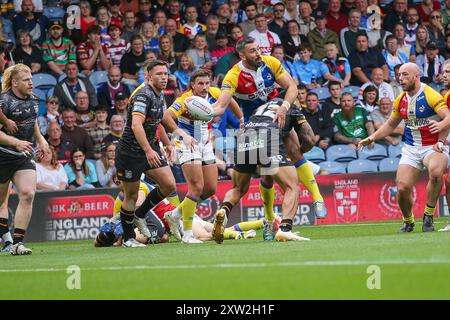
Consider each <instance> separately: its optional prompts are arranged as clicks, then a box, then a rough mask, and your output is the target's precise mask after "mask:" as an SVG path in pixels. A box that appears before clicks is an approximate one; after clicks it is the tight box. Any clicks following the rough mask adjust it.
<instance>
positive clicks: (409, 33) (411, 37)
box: [405, 8, 419, 46]
mask: <svg viewBox="0 0 450 320" xmlns="http://www.w3.org/2000/svg"><path fill="white" fill-rule="evenodd" d="M406 20H407V23H406V25H405V29H406V30H405V32H406V37H405V43H406V44H409V45H411V46H412V45H413V44H414V43H415V42H416V32H417V27H418V26H419V13H418V12H417V10H416V8H408V12H407V15H406Z"/></svg>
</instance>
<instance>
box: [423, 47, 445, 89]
mask: <svg viewBox="0 0 450 320" xmlns="http://www.w3.org/2000/svg"><path fill="white" fill-rule="evenodd" d="M444 62H445V61H444V58H443V57H442V56H440V55H439V48H438V46H437V44H436V43H435V42H428V44H427V46H426V49H425V54H421V55H418V56H417V58H416V65H417V66H418V67H419V70H420V80H421V81H422V82H424V83H426V84H429V85H431V86H432V87H434V88H437V90H440V88H441V87H442V86H443V84H444V78H443V70H444Z"/></svg>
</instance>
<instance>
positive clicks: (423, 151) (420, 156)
mask: <svg viewBox="0 0 450 320" xmlns="http://www.w3.org/2000/svg"><path fill="white" fill-rule="evenodd" d="M448 151H449V148H448V146H444V152H443V153H444V154H445V155H446V156H447V158H448ZM433 152H436V151H434V150H433V146H410V145H404V146H403V148H402V157H401V158H400V162H399V165H400V164H407V165H409V166H411V167H414V168H416V169H418V170H423V169H424V168H425V166H424V164H423V161H424V160H425V159H426V157H428V156H429V155H431V154H432V153H433Z"/></svg>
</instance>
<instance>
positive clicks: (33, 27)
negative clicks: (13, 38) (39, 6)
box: [12, 0, 50, 45]
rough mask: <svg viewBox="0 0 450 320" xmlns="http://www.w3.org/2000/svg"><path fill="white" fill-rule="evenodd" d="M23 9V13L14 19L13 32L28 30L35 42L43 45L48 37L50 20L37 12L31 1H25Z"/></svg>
mask: <svg viewBox="0 0 450 320" xmlns="http://www.w3.org/2000/svg"><path fill="white" fill-rule="evenodd" d="M21 8H22V11H21V12H20V13H18V14H16V15H15V16H14V18H13V21H12V22H13V30H15V31H18V30H20V29H25V30H28V31H29V32H30V35H31V39H32V40H33V42H34V43H36V44H39V45H40V44H42V43H43V42H44V41H45V38H46V37H47V31H48V28H49V26H50V20H49V19H48V18H47V17H46V16H44V15H42V14H40V13H36V12H35V10H34V9H35V8H34V5H33V2H32V1H31V0H23V1H22V6H21Z"/></svg>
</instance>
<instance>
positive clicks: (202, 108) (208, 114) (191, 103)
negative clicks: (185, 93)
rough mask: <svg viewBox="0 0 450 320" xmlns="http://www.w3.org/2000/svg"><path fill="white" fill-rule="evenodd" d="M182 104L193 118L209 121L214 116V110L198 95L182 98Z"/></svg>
mask: <svg viewBox="0 0 450 320" xmlns="http://www.w3.org/2000/svg"><path fill="white" fill-rule="evenodd" d="M184 105H185V106H186V109H187V111H188V112H189V113H190V114H191V115H192V117H193V119H194V120H201V121H211V119H212V118H213V117H214V110H213V108H212V106H211V104H210V103H209V102H208V101H207V100H206V99H205V98H202V97H199V96H191V97H187V98H186V99H185V100H184Z"/></svg>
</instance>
